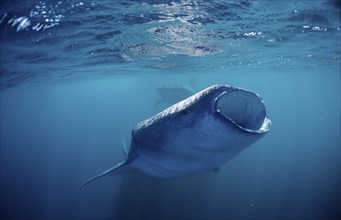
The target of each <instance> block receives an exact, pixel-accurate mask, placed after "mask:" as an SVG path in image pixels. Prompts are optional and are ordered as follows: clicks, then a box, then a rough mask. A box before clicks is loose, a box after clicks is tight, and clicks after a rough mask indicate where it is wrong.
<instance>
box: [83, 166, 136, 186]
mask: <svg viewBox="0 0 341 220" xmlns="http://www.w3.org/2000/svg"><path fill="white" fill-rule="evenodd" d="M135 172H136V169H135V168H133V167H131V166H129V163H127V162H126V161H123V162H121V163H119V164H117V165H115V166H114V167H112V168H110V169H108V170H106V171H104V172H103V173H100V174H98V175H97V176H95V177H92V178H91V179H88V180H87V181H85V182H84V183H83V184H82V185H81V186H80V187H79V189H78V190H81V189H82V188H83V187H84V186H86V185H88V184H89V183H91V182H92V181H94V180H97V179H99V178H102V177H105V176H112V175H125V174H132V173H135Z"/></svg>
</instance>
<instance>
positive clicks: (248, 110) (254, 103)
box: [81, 85, 271, 188]
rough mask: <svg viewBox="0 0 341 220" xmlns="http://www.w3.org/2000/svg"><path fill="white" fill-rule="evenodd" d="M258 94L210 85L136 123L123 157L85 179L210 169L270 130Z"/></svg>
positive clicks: (169, 175)
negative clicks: (116, 163)
mask: <svg viewBox="0 0 341 220" xmlns="http://www.w3.org/2000/svg"><path fill="white" fill-rule="evenodd" d="M270 125H271V121H270V119H269V118H268V117H267V114H266V109H265V105H264V102H263V100H262V98H261V97H260V96H259V95H258V94H256V93H253V92H251V91H248V90H245V89H241V88H237V87H232V86H227V85H213V86H211V87H208V88H207V89H205V90H202V91H201V92H198V93H197V94H194V95H192V96H190V97H189V98H187V99H185V100H183V101H181V102H178V103H177V104H175V105H173V106H171V107H169V108H167V109H165V110H164V111H162V112H160V113H159V114H157V115H155V116H153V117H151V118H149V119H147V120H144V121H142V122H140V123H138V124H137V125H136V127H135V128H134V129H133V131H132V140H131V145H130V149H129V153H128V156H127V159H126V160H125V161H123V162H121V163H119V164H118V165H116V166H114V167H113V168H110V169H108V170H107V171H105V172H103V173H101V174H99V175H98V176H95V177H94V178H92V179H90V180H88V181H86V182H85V183H84V184H83V185H82V186H81V188H82V187H83V186H85V185H86V184H88V183H89V182H92V181H93V180H95V179H98V178H100V177H103V176H107V175H120V174H125V173H131V172H136V171H138V172H142V173H146V174H148V175H151V176H154V177H158V178H168V179H169V178H179V177H185V176H190V175H193V174H197V173H202V172H205V171H209V170H214V169H216V168H218V167H220V166H221V165H222V164H224V163H226V162H227V161H229V160H230V159H232V158H233V157H235V156H236V155H237V154H239V153H240V152H241V151H242V150H244V149H245V148H246V147H248V146H250V145H251V144H253V143H254V142H256V141H257V140H258V139H260V138H261V137H262V136H264V134H266V133H267V132H268V131H269V130H270Z"/></svg>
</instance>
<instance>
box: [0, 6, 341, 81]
mask: <svg viewBox="0 0 341 220" xmlns="http://www.w3.org/2000/svg"><path fill="white" fill-rule="evenodd" d="M19 3H20V4H19ZM2 5H3V7H1V12H0V17H1V20H0V30H1V87H8V86H11V85H14V84H21V83H22V82H27V81H37V80H38V81H40V80H57V79H64V78H70V77H79V76H82V75H94V74H96V75H111V74H126V73H127V72H129V73H130V74H135V73H138V72H141V68H142V69H143V68H148V69H147V70H146V71H152V70H158V69H161V70H164V69H167V70H172V69H179V68H180V69H179V70H180V71H181V67H183V66H187V67H188V65H190V66H191V67H192V68H195V69H198V70H201V71H205V69H207V66H210V65H212V66H221V67H222V68H228V69H231V68H232V69H233V68H242V67H245V66H254V67H257V68H258V67H259V66H262V67H263V66H264V65H268V66H269V65H270V66H272V65H296V66H301V65H307V62H312V63H314V62H315V60H316V61H317V62H319V63H320V64H321V65H339V64H340V20H339V18H340V7H338V5H337V3H336V2H333V1H312V2H310V1H279V2H276V4H273V3H272V2H271V1H247V0H243V1H229V2H225V1H218V0H215V1H195V2H193V1H184V0H183V1H166V0H164V1H162V0H161V1H60V2H57V1H25V2H20V1H19V2H17V3H15V2H13V1H5V2H4V3H2ZM298 48H299V50H298ZM179 57H180V58H179ZM181 57H182V58H181ZM202 57H210V59H208V60H207V62H204V63H203V62H202V60H201V59H198V58H202ZM179 60H183V62H181V61H179ZM204 61H206V60H204ZM149 69H151V70H149Z"/></svg>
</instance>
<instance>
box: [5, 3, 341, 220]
mask: <svg viewBox="0 0 341 220" xmlns="http://www.w3.org/2000/svg"><path fill="white" fill-rule="evenodd" d="M0 6H1V7H0V36H1V37H0V82H1V84H0V114H1V118H0V126H1V127H0V128H1V131H0V144H1V157H0V158H1V160H0V163H1V167H0V171H1V179H0V180H1V182H0V183H1V185H0V189H1V194H0V196H1V200H0V201H1V204H0V205H1V210H0V216H1V219H339V218H340V206H341V199H340V193H341V192H340V185H341V181H340V73H341V72H340V65H341V55H340V51H341V48H340V47H341V46H340V42H341V31H340V28H341V25H340V11H341V9H340V8H341V3H340V1H339V0H313V1H305V0H304V1H294V0H286V1H276V2H274V1H266V0H258V1H256V0H231V1H220V0H206V1H205V0H199V1H187V0H179V1H175V0H174V1H170V0H155V1H153V0H145V1H143V0H136V1H129V0H118V1H109V0H103V1H87V0H84V1H69V0H68V1H59V2H58V1H9V0H3V1H1V3H0ZM217 83H221V84H228V85H233V86H238V87H242V88H245V89H248V90H251V91H255V92H257V93H259V94H260V95H261V96H262V97H263V99H264V101H265V104H266V107H267V112H268V115H269V117H270V119H271V120H272V126H271V131H270V133H269V134H267V135H266V136H265V137H264V138H262V139H261V140H260V141H258V142H257V143H255V144H254V145H252V146H250V147H249V148H247V149H246V150H244V151H243V152H242V153H240V154H239V155H238V156H237V157H236V158H234V159H233V160H231V161H230V162H228V163H226V164H225V165H224V166H222V167H221V168H220V171H219V172H218V173H216V172H206V173H203V174H199V175H195V176H191V177H187V178H182V179H176V180H159V179H155V178H152V177H148V176H145V175H132V176H113V177H107V178H103V179H101V180H98V181H97V182H95V183H93V184H91V185H88V186H87V187H86V188H84V189H83V190H82V191H80V192H79V191H78V187H79V186H80V184H81V183H83V182H84V181H85V180H86V179H88V178H90V177H92V176H94V175H96V174H98V173H100V172H102V171H103V170H105V169H107V168H109V167H111V166H113V165H114V164H117V163H118V162H120V161H122V160H123V159H124V158H125V154H124V152H123V150H122V146H123V145H125V144H124V143H129V142H130V132H131V130H132V129H133V128H134V126H135V125H136V123H138V122H140V121H142V120H144V119H147V118H149V117H150V116H152V115H154V114H156V113H158V112H160V111H162V110H163V109H164V108H166V107H167V106H169V105H170V104H172V103H170V102H167V101H169V100H162V99H161V97H160V95H159V94H158V93H157V89H158V88H163V87H171V88H173V87H174V86H176V87H180V88H186V89H188V90H190V91H193V92H198V91H200V90H202V89H204V88H206V87H208V86H210V85H213V84H217Z"/></svg>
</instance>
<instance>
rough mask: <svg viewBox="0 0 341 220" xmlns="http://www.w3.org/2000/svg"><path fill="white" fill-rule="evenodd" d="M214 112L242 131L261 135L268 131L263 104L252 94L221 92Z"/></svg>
mask: <svg viewBox="0 0 341 220" xmlns="http://www.w3.org/2000/svg"><path fill="white" fill-rule="evenodd" d="M215 110H216V111H217V112H219V113H220V114H221V115H222V116H224V117H225V118H227V119H229V120H231V121H232V122H233V123H235V124H236V125H237V126H239V127H240V128H242V129H244V130H247V131H250V132H256V133H263V132H267V131H268V130H269V129H270V124H271V122H270V120H269V119H268V118H267V117H266V109H265V105H264V102H263V100H262V98H261V97H260V96H259V95H257V94H255V93H253V92H250V91H246V90H234V91H231V92H223V93H221V94H220V95H219V96H218V97H217V98H216V100H215Z"/></svg>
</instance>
